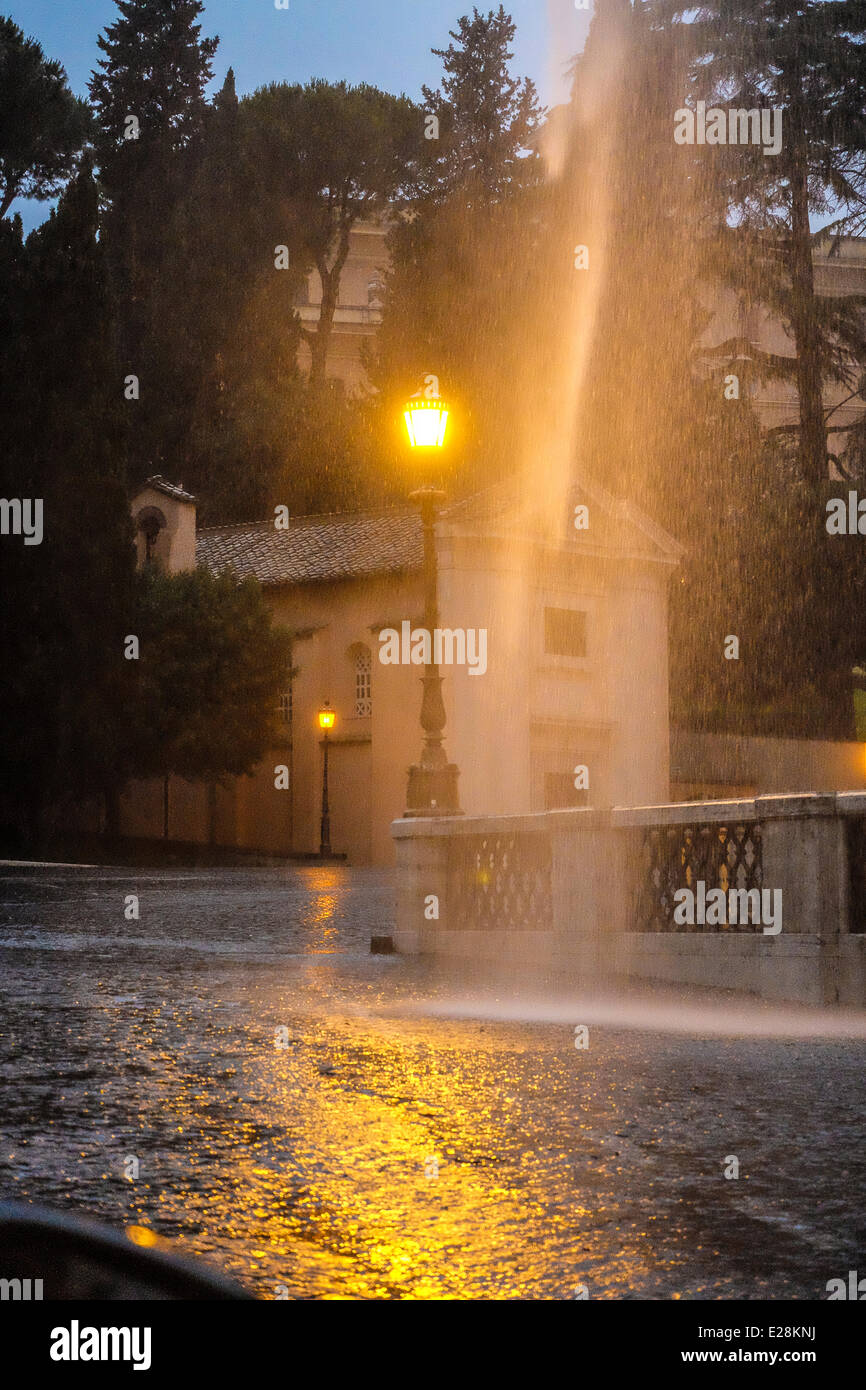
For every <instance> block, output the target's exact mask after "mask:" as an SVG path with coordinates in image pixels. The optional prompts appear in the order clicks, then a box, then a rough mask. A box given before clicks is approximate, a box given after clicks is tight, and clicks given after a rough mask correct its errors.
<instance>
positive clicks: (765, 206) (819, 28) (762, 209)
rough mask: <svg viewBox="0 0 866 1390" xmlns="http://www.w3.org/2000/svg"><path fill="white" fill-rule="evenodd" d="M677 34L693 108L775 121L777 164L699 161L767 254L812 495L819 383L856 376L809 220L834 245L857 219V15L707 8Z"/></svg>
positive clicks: (817, 465) (745, 2) (865, 9)
mask: <svg viewBox="0 0 866 1390" xmlns="http://www.w3.org/2000/svg"><path fill="white" fill-rule="evenodd" d="M659 8H661V9H663V11H664V12H665V13H667V14H668V15H672V14H680V15H686V14H689V13H690V10H691V7H690V6H689V5H687V4H682V3H679V4H678V3H676V0H674V3H673V4H665V5H663V6H660V7H659ZM684 27H685V29H686V31H687V33H688V36H689V39H690V42H691V44H692V49H693V54H694V61H693V65H692V74H691V77H692V80H691V84H690V85H691V94H692V96H693V98H694V99H695V100H698V99H703V100H706V101H707V103H708V105H719V106H722V107H727V108H737V109H746V110H749V109H755V108H775V109H777V110H779V111H780V112H781V119H782V148H781V151H780V153H778V154H776V155H772V156H767V155H765V154H764V153H763V150H762V149H761V148H760V147H754V146H748V145H746V146H743V145H734V146H727V147H725V146H720V147H717V148H714V149H713V150H711V151H710V150H707V151H703V153H704V155H705V156H706V155H709V154H712V155H714V156H715V159H714V163H715V167H716V171H717V176H718V178H719V183H720V187H721V188H722V190H723V192H724V194H725V197H726V201H727V209H726V212H727V215H728V217H729V219H730V220H731V221H736V222H737V224H738V225H739V226H740V227H741V229H742V230H743V231H744V232H748V233H749V234H751V236H752V237H754V238H756V239H759V240H760V241H761V242H762V243H763V244H764V246H765V247H767V248H769V250H770V254H769V255H765V256H764V258H763V264H762V273H763V275H764V277H765V283H766V286H767V297H768V298H769V299H771V300H775V304H774V306H773V307H779V308H781V309H782V311H783V317H784V319H785V321H786V323H787V324H788V326H789V327H790V330H791V333H792V336H793V339H794V343H795V346H796V363H795V367H794V370H795V379H796V384H797V392H798V397H799V408H800V429H799V455H800V467H801V472H802V475H803V477H804V478H805V479H807V480H808V481H809V483H810V486H811V487H812V488H813V489H814V490H815V492H816V494H820V492H821V485H822V484H823V483H824V482H825V481H826V479H827V476H828V466H827V430H826V426H825V421H824V403H823V384H824V380H825V379H826V378H828V377H834V378H835V379H836V380H839V381H842V382H844V383H845V384H847V385H848V386H849V388H850V386H851V385H853V384H855V383H856V376H857V373H858V368H857V366H856V363H852V362H851V361H850V358H849V359H848V361H847V362H846V360H845V354H844V353H841V354H840V352H839V344H840V340H841V341H842V343H845V341H846V340H847V344H848V345H849V346H850V347H851V348H852V349H853V350H854V353H855V354H856V353H857V352H858V351H859V352H861V353H862V351H863V347H864V340H863V332H862V322H859V321H858V318H857V315H852V314H851V313H850V309H851V304H850V301H849V302H848V303H845V302H844V301H842V300H832V299H830V298H829V297H828V296H824V295H822V296H819V295H818V294H817V293H816V289H815V277H814V271H813V246H814V240H815V237H814V235H813V233H812V231H811V227H810V219H811V217H813V216H816V217H822V218H826V217H827V216H828V215H830V216H833V215H835V228H836V231H837V233H840V234H841V233H843V232H844V231H845V230H846V229H850V228H852V227H856V226H858V225H861V224H862V222H863V219H864V216H866V119H864V107H863V83H864V70H866V69H864V58H863V51H864V41H866V6H864V5H863V4H862V0H834V3H829V4H828V3H825V2H824V0H724V3H720V0H711V3H709V4H707V5H704V6H702V7H701V8H700V10H699V11H698V12H697V16H696V18H694V20H693V22H690V23H688V24H686V25H685V26H684ZM861 370H862V368H861Z"/></svg>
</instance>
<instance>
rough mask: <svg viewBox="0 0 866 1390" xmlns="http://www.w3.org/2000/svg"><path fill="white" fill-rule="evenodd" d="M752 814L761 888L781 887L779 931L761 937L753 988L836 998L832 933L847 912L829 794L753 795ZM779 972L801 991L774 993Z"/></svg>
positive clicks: (842, 857)
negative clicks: (759, 829)
mask: <svg viewBox="0 0 866 1390" xmlns="http://www.w3.org/2000/svg"><path fill="white" fill-rule="evenodd" d="M755 817H756V819H757V820H759V821H760V822H761V824H762V826H763V869H764V879H763V881H764V888H769V889H771V890H772V889H776V888H780V889H781V890H782V931H781V932H780V933H779V935H778V936H775V937H774V936H769V935H765V936H764V941H765V942H766V943H767V947H766V949H765V950H764V951H762V953H761V957H760V962H759V969H760V972H761V986H762V987H761V993H762V994H763V995H764V996H765V997H766V998H774V997H775V998H789V999H790V998H792V997H794V998H796V997H800V998H803V999H805V1000H807V1001H808V1002H810V1003H815V1004H833V1003H836V1002H837V1001H838V999H839V970H840V957H839V935H840V932H842V931H843V930H844V929H845V925H846V923H847V915H848V878H847V856H846V851H845V838H844V821H843V819H842V817H841V816H839V815H838V814H837V810H836V798H835V796H834V795H833V794H832V793H830V794H826V795H824V794H820V793H816V792H807V793H805V794H803V795H797V796H787V795H780V796H757V797H755ZM777 946H778V949H777ZM780 972H783V973H784V974H785V975H786V976H790V978H791V979H792V980H796V981H797V982H798V984H799V985H800V987H801V989H802V993H801V992H800V989H798V990H797V992H796V994H793V995H792V994H791V992H790V990H788V989H786V990H785V992H784V993H782V992H780V981H779V979H778V978H777V976H778V975H779V973H780Z"/></svg>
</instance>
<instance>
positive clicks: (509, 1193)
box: [0, 867, 866, 1299]
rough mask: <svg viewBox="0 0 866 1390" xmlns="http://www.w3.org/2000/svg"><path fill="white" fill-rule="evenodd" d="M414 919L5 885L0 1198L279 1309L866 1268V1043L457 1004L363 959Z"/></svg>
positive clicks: (364, 890)
mask: <svg viewBox="0 0 866 1390" xmlns="http://www.w3.org/2000/svg"><path fill="white" fill-rule="evenodd" d="M130 894H135V895H137V897H138V899H139V913H140V916H139V919H138V920H134V919H132V920H128V919H127V916H126V915H125V912H129V911H131V909H130V907H129V904H128V901H127V899H128V895H130ZM391 916H392V903H391V886H390V880H389V877H388V875H387V874H386V873H384V872H381V871H377V870H358V869H354V870H350V869H346V868H342V867H336V868H330V867H328V868H324V867H323V868H315V867H313V868H280V869H256V870H233V869H219V870H207V871H201V870H189V871H183V870H177V869H173V870H166V871H155V870H146V871H128V872H127V871H123V870H119V869H61V868H51V869H43V870H40V871H29V870H23V869H15V868H6V869H4V870H2V871H0V1097H2V1100H0V1195H2V1196H3V1197H5V1198H14V1199H16V1200H19V1201H34V1202H40V1203H47V1204H49V1205H52V1206H54V1207H57V1208H61V1209H65V1210H70V1211H77V1212H83V1213H86V1214H88V1215H91V1216H97V1217H100V1218H102V1219H103V1220H106V1221H108V1222H110V1223H111V1224H113V1225H114V1226H116V1227H123V1226H128V1225H138V1226H146V1227H149V1228H151V1229H152V1230H154V1231H155V1232H157V1233H159V1234H160V1235H161V1236H164V1237H166V1238H168V1239H169V1240H171V1241H172V1242H173V1243H175V1244H176V1247H177V1248H178V1249H180V1250H182V1251H184V1252H185V1253H188V1254H192V1255H195V1256H198V1257H200V1258H204V1259H206V1260H208V1261H210V1262H212V1263H213V1264H215V1265H216V1266H217V1267H218V1268H220V1269H222V1270H225V1271H227V1272H229V1273H231V1274H233V1275H234V1276H235V1277H236V1278H237V1279H239V1280H240V1281H241V1282H242V1283H243V1284H244V1285H245V1286H246V1287H247V1288H248V1289H249V1290H250V1291H252V1292H254V1293H256V1294H257V1295H258V1296H260V1297H263V1298H274V1297H279V1296H283V1295H284V1293H285V1292H286V1291H288V1293H289V1295H290V1296H293V1297H294V1296H298V1297H304V1298H386V1299H390V1298H398V1299H403V1298H409V1299H418V1298H422V1299H423V1298H484V1299H487V1298H515V1297H530V1298H569V1299H571V1298H576V1297H581V1296H583V1294H584V1291H585V1293H586V1295H588V1296H589V1297H590V1298H617V1299H634V1298H641V1299H645V1298H651V1299H670V1298H682V1299H718V1298H722V1299H730V1298H737V1299H757V1298H769V1299H805V1298H826V1296H827V1295H826V1285H827V1281H828V1280H830V1279H833V1278H839V1277H842V1278H847V1274H848V1271H849V1270H851V1269H857V1268H858V1262H859V1267H860V1268H861V1270H863V1271H866V1248H864V1246H866V1242H864V1233H866V1214H864V1206H866V1204H864V1192H866V1151H864V1143H863V1135H864V1126H863V1116H864V1105H863V1099H864V1086H863V1074H864V1063H866V1040H864V1039H862V1038H856V1037H855V1038H848V1039H845V1038H808V1039H805V1038H800V1039H798V1038H796V1037H794V1038H790V1037H781V1036H780V1037H762V1038H757V1037H752V1038H748V1037H737V1036H730V1037H725V1036H721V1037H719V1036H700V1033H699V1032H698V1033H696V1034H695V1035H689V1034H679V1035H678V1034H675V1033H670V1032H667V1031H659V1030H656V1029H652V1028H648V1027H646V1026H639V1027H627V1026H624V1024H623V1023H622V1021H617V1020H616V1019H615V1018H614V1019H613V1021H612V1022H610V1023H607V1024H605V1023H603V1022H602V1023H593V1024H592V1026H591V1027H590V1035H589V1047H588V1048H586V1049H584V1048H578V1047H576V1046H575V1035H574V1026H573V1025H572V1024H571V1023H568V1024H566V1023H563V1022H562V1021H560V1022H550V1021H548V1022H533V1021H523V1022H516V1021H508V1020H507V1019H504V1018H497V1017H490V1016H485V1013H484V1010H479V1012H478V1016H476V1017H472V1016H471V1013H472V1008H471V1005H470V1006H469V1007H467V1006H466V1005H465V1004H464V1005H463V1006H462V1009H460V1010H452V1014H453V1013H454V1012H462V1013H463V1014H468V1015H470V1016H466V1017H454V1016H448V1015H449V1007H448V1000H449V999H450V998H451V997H452V995H453V994H454V984H453V982H448V983H446V982H444V981H443V980H442V979H441V978H439V977H434V976H433V975H432V974H431V973H430V972H429V970H428V969H426V968H425V967H423V966H421V965H419V964H418V963H417V962H409V961H404V960H401V959H399V958H396V957H383V956H371V955H370V954H369V940H370V936H371V935H372V934H383V933H387V932H389V931H390V930H391ZM428 1001H430V1002H432V1004H433V1006H434V1007H433V1008H432V1009H428V1008H427V1007H426V1006H427V1003H428ZM489 1013H490V1010H489V1009H488V1010H487V1014H488V1015H489ZM578 1022H580V1019H579V1018H575V1019H574V1023H575V1024H576V1023H578ZM732 1157H736V1159H737V1160H738V1164H739V1177H738V1178H736V1179H728V1178H725V1176H724V1173H725V1170H726V1168H727V1169H728V1171H730V1170H731V1169H732V1166H733V1165H732V1164H731V1158H732ZM136 1174H137V1176H136Z"/></svg>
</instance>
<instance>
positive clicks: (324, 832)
mask: <svg viewBox="0 0 866 1390" xmlns="http://www.w3.org/2000/svg"><path fill="white" fill-rule="evenodd" d="M336 717H337V716H336V714H335V713H334V711H333V710H332V709H331V706H330V705H329V704H328V701H327V700H326V701H325V703H324V705H323V706H322V708H321V709H320V710H319V714H318V721H319V728H320V729H321V730H322V749H323V752H324V758H323V760H322V827H321V834H320V836H319V854H320V855H321V857H322V858H324V857H325V856H326V855H329V854H330V853H331V812H330V807H329V806H328V746H329V745H328V730H329V729H333V727H334V721H335V719H336Z"/></svg>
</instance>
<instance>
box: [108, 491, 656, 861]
mask: <svg viewBox="0 0 866 1390" xmlns="http://www.w3.org/2000/svg"><path fill="white" fill-rule="evenodd" d="M167 500H170V499H167ZM140 502H141V499H137V505H138V504H139V503H140ZM596 516H598V513H596ZM633 532H634V528H632V530H631V532H630V531H629V528H628V526H624V525H619V523H618V522H617V521H616V518H614V519H613V522H612V524H611V525H608V526H607V529H606V530H605V529H604V528H600V529H599V532H598V534H597V535H595V536H594V537H593V540H592V542H589V541H587V540H576V539H575V537H573V536H571V537H568V538H567V540H566V541H562V540H561V539H558V540H548V541H543V540H542V539H540V538H538V537H535V538H532V537H529V536H526V535H524V534H523V533H522V532H521V531H520V530H519V529H518V530H515V529H514V528H511V529H510V530H509V529H508V528H505V529H501V530H500V529H497V526H496V525H492V524H489V523H485V522H480V521H475V522H471V521H470V522H467V521H465V520H464V521H462V522H459V523H455V522H453V521H452V522H449V521H447V520H446V521H443V522H442V523H440V526H439V536H438V540H439V544H438V556H439V581H440V624H441V626H443V627H448V628H463V629H468V628H473V629H476V630H477V629H482V628H483V629H486V630H487V669H486V671H485V672H484V674H478V675H473V674H470V668H469V667H468V666H443V667H442V675H443V676H444V684H443V696H444V700H445V708H446V714H447V724H446V729H445V748H446V751H447V753H448V756H449V759H450V760H451V761H452V762H455V763H456V764H457V766H458V768H459V770H460V781H459V791H460V804H461V808H462V809H463V811H464V812H465V813H466V814H468V815H493V814H495V815H504V814H521V813H526V812H531V811H539V810H544V809H545V808H546V805H547V804H548V803H547V797H548V795H549V793H548V792H547V791H546V783H547V779H549V778H551V777H552V778H556V779H557V781H558V785H559V786H562V785H564V784H566V785H567V784H568V781H569V778H570V777H571V776H572V775H573V770H574V768H575V767H576V766H577V765H578V764H585V765H586V766H587V767H588V768H589V774H590V790H589V796H588V800H589V801H590V802H591V803H592V804H594V805H597V806H598V805H611V804H617V803H620V804H635V803H644V804H646V803H651V802H657V801H662V800H665V799H666V798H667V797H668V795H669V785H668V690H667V661H668V658H667V585H668V580H669V575H670V571H671V567H672V565H673V563H674V560H673V558H672V556H671V554H669V553H668V554H665V553H663V552H661V551H658V553H656V552H655V551H654V550H653V546H652V544H651V543H650V544H645V545H644V547H643V551H642V552H641V551H640V548H639V547H638V550H637V551H635V549H634V545H633V542H634V533H633ZM644 539H645V538H644ZM265 594H266V596H267V598H268V601H269V602H270V604H271V607H272V609H273V612H274V617H275V620H276V621H277V622H278V623H279V624H281V625H282V626H284V627H286V628H287V629H288V630H289V631H290V632H291V633H292V634H293V654H292V662H293V667H294V670H295V675H294V679H293V682H292V695H293V718H292V724H291V727H290V728H288V727H287V728H286V729H285V740H284V742H283V743H281V744H280V745H279V746H277V747H275V748H273V749H271V750H270V751H269V753H268V755H267V756H266V757H265V758H264V759H263V761H262V763H261V765H260V766H259V767H258V768H257V769H256V771H255V773H254V774H253V775H252V776H251V777H244V778H238V779H235V781H234V783H233V785H232V787H231V788H230V789H229V790H228V791H226V790H220V791H218V792H216V793H214V792H209V791H208V789H207V788H204V787H201V786H199V787H191V786H190V785H189V784H183V785H181V784H180V783H176V779H173V780H172V786H171V794H170V818H169V835H170V837H171V838H174V839H180V840H191V841H197V842H207V841H208V839H210V840H211V842H213V843H215V844H222V845H227V846H236V847H238V848H245V849H255V850H259V851H263V852H267V853H272V854H288V853H292V852H294V853H302V854H304V853H306V854H314V853H316V852H317V851H318V848H319V842H320V825H321V789H322V742H321V734H320V731H319V729H318V726H317V719H316V716H317V713H318V710H319V709H320V707H321V706H322V704H323V703H324V702H325V701H328V702H329V703H330V705H331V707H332V708H333V709H334V711H335V713H336V716H337V720H336V725H335V728H334V730H333V732H332V734H331V737H330V754H329V770H330V776H329V794H330V812H331V845H332V848H333V850H334V851H336V852H338V853H342V854H345V855H346V856H347V858H348V861H349V863H356V864H360V863H370V862H373V863H377V864H390V863H392V862H393V858H394V847H393V841H392V837H391V834H390V825H391V822H392V821H393V820H394V819H395V818H398V817H399V816H401V815H402V812H403V809H404V807H405V798H406V786H407V773H408V769H409V766H410V764H411V763H413V762H415V761H416V760H417V759H418V757H419V754H420V751H421V743H422V734H421V728H420V722H419V715H420V707H421V695H422V686H421V677H422V675H423V668H422V667H419V666H413V665H405V666H404V665H393V666H392V665H383V664H382V663H381V661H380V660H379V651H380V643H379V637H378V634H379V630H380V629H381V628H382V627H395V628H397V629H398V630H399V629H400V625H401V623H402V622H403V620H409V622H410V623H411V625H412V627H413V628H417V627H420V626H421V625H422V622H423V592H422V582H421V576H420V575H418V574H410V575H399V574H397V575H376V576H371V577H368V578H353V579H346V580H341V581H333V582H327V583H324V582H323V583H314V584H303V585H294V586H287V587H285V588H276V587H266V588H265ZM546 607H554V608H564V609H577V610H579V611H581V612H584V613H586V615H587V618H586V654H585V656H582V657H563V656H555V655H551V654H550V653H549V652H546V651H545V644H544V626H545V624H544V612H545V608H546ZM361 644H362V645H363V646H365V647H367V648H368V649H369V651H370V654H371V658H372V663H371V664H372V683H371V688H372V711H371V713H369V714H364V715H357V714H356V713H355V709H354V705H355V659H354V658H355V653H356V651H357V649H358V647H359V645H361ZM283 763H285V764H287V765H288V766H289V768H290V787H289V789H288V790H280V789H277V788H276V787H275V786H274V770H275V767H276V766H277V765H278V764H283ZM557 804H561V803H557ZM123 815H124V820H123V829H124V830H125V832H126V833H128V834H138V835H152V836H159V835H161V834H162V824H163V821H162V792H161V784H147V785H139V786H137V787H135V788H133V789H131V792H130V794H129V795H128V796H127V797H126V798H125V799H124V807H123Z"/></svg>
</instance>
